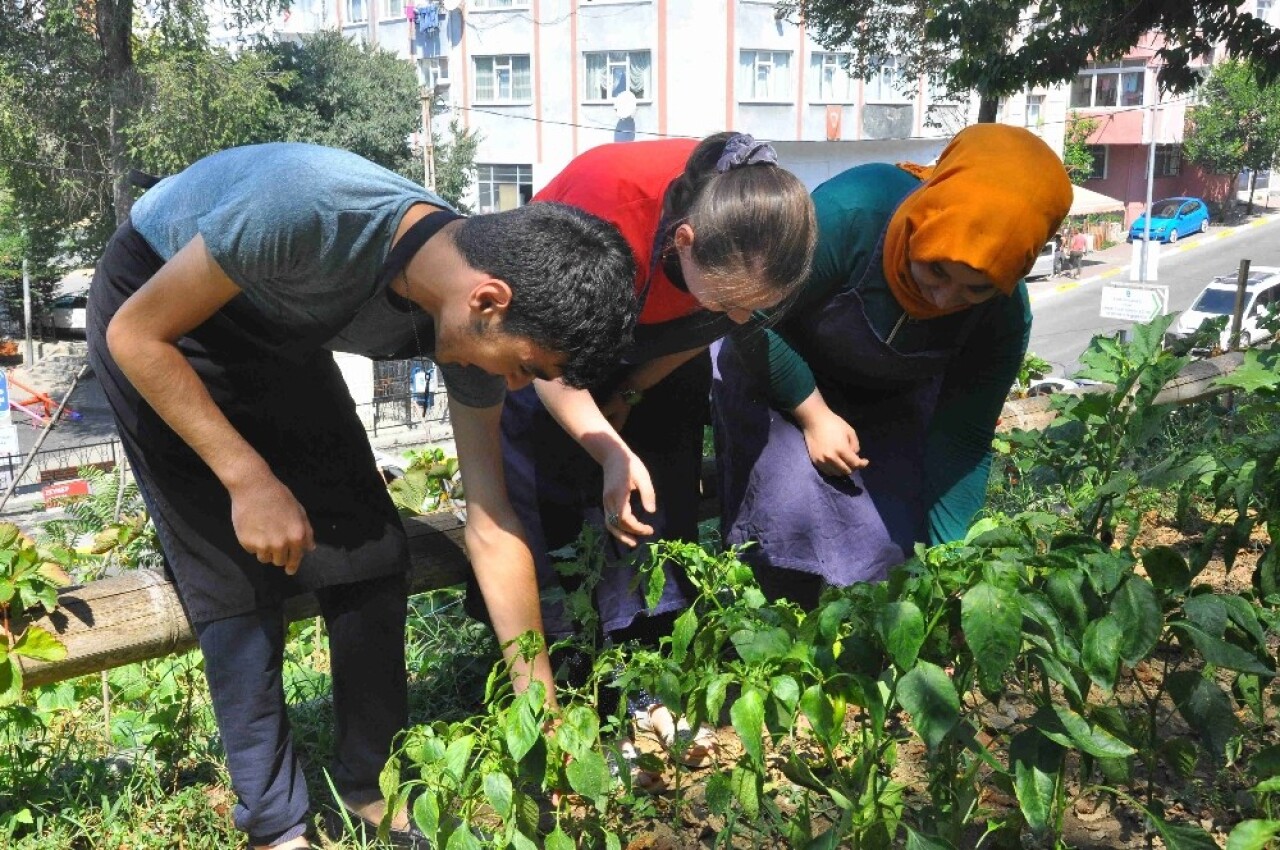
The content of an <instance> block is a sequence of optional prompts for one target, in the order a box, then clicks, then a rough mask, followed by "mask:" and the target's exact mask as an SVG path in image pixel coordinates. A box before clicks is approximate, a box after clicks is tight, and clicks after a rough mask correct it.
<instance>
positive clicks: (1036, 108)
mask: <svg viewBox="0 0 1280 850" xmlns="http://www.w3.org/2000/svg"><path fill="white" fill-rule="evenodd" d="M1043 120H1044V95H1042V94H1029V95H1027V115H1026V120H1025V121H1024V122H1023V126H1025V127H1039V126H1040V122H1041V121H1043Z"/></svg>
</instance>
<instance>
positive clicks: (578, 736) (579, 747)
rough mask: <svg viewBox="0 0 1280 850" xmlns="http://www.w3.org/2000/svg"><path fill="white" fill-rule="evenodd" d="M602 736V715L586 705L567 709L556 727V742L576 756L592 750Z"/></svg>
mask: <svg viewBox="0 0 1280 850" xmlns="http://www.w3.org/2000/svg"><path fill="white" fill-rule="evenodd" d="M599 738H600V717H599V715H597V714H596V712H595V710H594V709H591V708H588V707H587V706H585V705H572V706H570V707H569V708H567V709H565V712H564V717H563V719H562V720H561V722H560V726H559V727H558V728H557V729H556V743H557V744H559V745H560V747H561V749H563V750H564V751H565V752H567V753H568V754H569V755H571V756H573V757H574V758H578V757H579V756H581V755H583V754H585V753H588V752H591V751H592V750H593V749H594V748H595V745H596V743H597V741H598V739H599Z"/></svg>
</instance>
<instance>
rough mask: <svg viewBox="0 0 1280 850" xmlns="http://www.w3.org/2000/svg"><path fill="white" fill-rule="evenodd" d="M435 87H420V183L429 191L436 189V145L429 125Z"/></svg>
mask: <svg viewBox="0 0 1280 850" xmlns="http://www.w3.org/2000/svg"><path fill="white" fill-rule="evenodd" d="M435 96H436V88H435V86H434V85H425V86H423V87H422V89H421V93H420V99H421V101H422V132H423V137H422V138H423V141H422V184H423V185H424V186H426V187H427V188H428V189H430V190H431V191H433V192H434V191H435V190H436V146H435V133H434V132H433V131H432V126H431V113H432V111H433V109H432V107H433V106H434V105H435Z"/></svg>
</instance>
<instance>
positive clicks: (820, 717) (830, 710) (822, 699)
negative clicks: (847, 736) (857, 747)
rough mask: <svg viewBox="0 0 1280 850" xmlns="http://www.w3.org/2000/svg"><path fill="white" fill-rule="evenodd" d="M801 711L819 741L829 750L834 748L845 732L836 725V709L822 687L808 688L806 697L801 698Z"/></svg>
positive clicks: (805, 693)
mask: <svg viewBox="0 0 1280 850" xmlns="http://www.w3.org/2000/svg"><path fill="white" fill-rule="evenodd" d="M800 710H801V711H803V712H804V716H805V717H807V718H808V719H809V725H810V726H811V727H812V728H813V734H815V735H817V736H818V740H820V741H822V743H824V744H826V746H827V747H828V748H833V747H834V746H835V745H836V743H837V742H838V740H839V738H840V736H841V734H842V733H843V731H844V730H843V729H841V728H839V727H838V726H837V725H836V719H835V718H836V712H835V708H834V707H833V706H832V704H831V700H830V699H829V698H828V697H827V692H826V690H825V689H824V688H823V687H822V686H821V685H810V686H809V687H808V688H806V689H805V692H804V695H803V696H801V697H800Z"/></svg>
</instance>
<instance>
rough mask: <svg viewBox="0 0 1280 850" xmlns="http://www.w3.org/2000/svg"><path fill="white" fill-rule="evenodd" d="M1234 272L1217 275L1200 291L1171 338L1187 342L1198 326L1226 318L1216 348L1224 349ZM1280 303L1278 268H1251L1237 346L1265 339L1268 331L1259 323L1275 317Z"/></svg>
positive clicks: (1232, 306) (1232, 305)
mask: <svg viewBox="0 0 1280 850" xmlns="http://www.w3.org/2000/svg"><path fill="white" fill-rule="evenodd" d="M1238 280H1239V275H1238V274H1237V273H1234V272H1233V273H1231V274H1224V275H1219V276H1217V277H1215V278H1214V279H1213V281H1212V282H1211V283H1210V284H1209V285H1208V286H1206V287H1205V288H1204V289H1203V290H1201V292H1200V294H1199V295H1197V296H1196V300H1195V301H1192V302H1191V306H1190V307H1189V308H1187V309H1186V310H1183V311H1182V315H1181V316H1179V317H1178V321H1177V322H1176V323H1175V324H1174V326H1173V331H1172V332H1171V334H1170V335H1171V336H1172V337H1173V338H1174V339H1186V338H1188V337H1191V336H1192V335H1194V334H1195V333H1196V331H1198V330H1199V329H1200V326H1201V325H1202V324H1204V323H1205V322H1207V321H1210V320H1212V319H1215V318H1220V317H1224V316H1225V317H1226V318H1227V327H1226V328H1224V329H1223V331H1222V334H1221V336H1220V338H1219V340H1218V343H1219V347H1221V348H1224V349H1225V348H1226V347H1227V346H1228V344H1229V343H1230V341H1231V340H1230V337H1231V326H1230V321H1231V314H1232V312H1233V311H1234V310H1235V305H1236V288H1237V286H1238ZM1278 304H1280V266H1254V267H1253V268H1251V269H1249V282H1248V285H1247V286H1246V288H1245V294H1244V312H1243V313H1242V314H1241V319H1240V344H1241V345H1242V346H1250V345H1256V344H1257V343H1260V342H1262V341H1263V340H1265V339H1267V338H1268V337H1269V336H1270V335H1271V332H1270V331H1268V330H1267V329H1266V328H1264V327H1262V320H1263V319H1264V318H1265V317H1266V316H1268V315H1271V314H1274V312H1275V309H1276V306H1277V305H1278Z"/></svg>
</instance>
